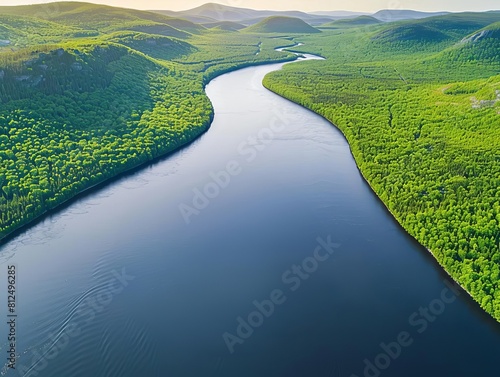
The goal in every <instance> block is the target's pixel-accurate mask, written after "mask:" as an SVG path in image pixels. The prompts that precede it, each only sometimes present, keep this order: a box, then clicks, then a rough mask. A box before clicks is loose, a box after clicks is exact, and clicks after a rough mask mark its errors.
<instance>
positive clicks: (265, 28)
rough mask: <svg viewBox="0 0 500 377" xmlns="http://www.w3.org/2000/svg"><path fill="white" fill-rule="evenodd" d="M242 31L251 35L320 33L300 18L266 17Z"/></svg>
mask: <svg viewBox="0 0 500 377" xmlns="http://www.w3.org/2000/svg"><path fill="white" fill-rule="evenodd" d="M244 30H245V31H248V32H252V33H297V34H299V33H300V34H310V33H321V31H320V30H318V29H316V28H314V27H312V26H311V25H309V24H308V23H307V22H305V21H303V20H301V19H300V18H294V17H283V16H272V17H268V18H266V19H265V20H263V21H261V22H259V23H258V24H255V25H253V26H250V27H248V28H246V29H244Z"/></svg>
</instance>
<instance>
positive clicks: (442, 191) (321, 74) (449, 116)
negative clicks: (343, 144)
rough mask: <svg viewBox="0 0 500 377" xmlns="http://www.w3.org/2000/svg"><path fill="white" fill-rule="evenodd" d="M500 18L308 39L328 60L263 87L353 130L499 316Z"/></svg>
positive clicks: (416, 231)
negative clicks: (499, 22) (484, 31)
mask: <svg viewBox="0 0 500 377" xmlns="http://www.w3.org/2000/svg"><path fill="white" fill-rule="evenodd" d="M499 17H500V15H498V14H496V15H489V16H488V18H485V17H484V16H480V17H478V19H477V20H474V18H473V17H469V18H467V19H468V22H465V23H461V22H456V20H455V18H456V16H454V15H453V16H445V17H434V18H429V19H428V20H421V21H414V22H406V23H402V24H396V25H394V26H391V27H388V26H370V27H365V28H358V29H352V27H351V28H349V29H347V28H346V29H344V30H343V31H342V33H339V32H337V33H330V34H329V35H320V36H317V35H315V36H304V37H303V38H301V41H302V42H304V46H301V47H300V51H303V52H310V53H318V54H321V55H322V56H325V57H326V58H327V60H325V61H315V62H310V63H307V64H302V65H290V66H286V67H285V68H284V70H282V71H279V72H273V73H271V74H270V75H269V76H267V77H266V79H265V81H264V84H265V86H266V87H267V88H269V89H271V90H273V91H274V92H276V93H278V94H280V95H282V96H284V97H286V98H288V99H290V100H292V101H294V102H297V103H299V104H301V105H303V106H305V107H308V108H310V109H311V110H313V111H315V112H317V113H318V114H321V115H322V116H324V117H325V118H327V119H328V120H330V121H331V122H332V123H334V124H335V125H336V126H337V127H338V128H339V129H340V130H341V131H342V132H343V134H344V135H345V137H346V138H347V140H348V142H349V144H350V146H351V150H352V153H353V155H354V157H355V159H356V162H357V165H358V167H359V169H360V171H361V172H362V174H363V176H364V177H365V179H366V180H367V182H368V183H369V184H370V186H371V187H372V189H373V190H374V191H375V193H376V194H377V195H378V196H379V198H380V199H381V200H382V201H383V202H384V204H385V205H386V206H387V208H388V209H389V210H390V212H391V213H392V214H393V215H394V217H395V218H396V219H397V220H398V222H399V223H400V224H401V225H402V226H403V227H404V228H405V229H406V230H407V231H408V233H409V234H411V235H412V236H413V237H414V238H415V239H417V240H418V241H419V242H420V243H421V244H422V245H424V246H425V247H426V248H428V249H429V250H430V251H431V252H432V253H433V255H434V256H435V257H436V259H437V260H438V261H439V263H440V264H441V265H442V266H443V267H444V268H445V269H446V271H447V272H448V273H449V274H450V275H451V276H452V277H453V278H454V279H455V280H457V281H458V282H459V283H460V284H461V285H462V286H463V287H464V288H465V289H466V290H467V291H468V292H469V293H470V294H471V295H472V297H473V298H474V299H475V300H476V301H477V302H478V303H479V304H480V305H481V306H482V308H484V310H486V311H487V312H488V313H490V314H491V315H492V316H494V317H495V318H496V319H497V320H500V55H498V51H499V49H500V39H499V38H498V34H495V33H496V30H497V27H498V24H493V25H492V26H486V25H488V24H489V23H492V22H495V21H496V20H498V18H499ZM471 23H474V25H473V26H472V29H471V26H470V24H471ZM432 24H434V25H439V29H437V28H435V27H429V26H426V25H432ZM405 25H406V27H405ZM460 27H461V28H463V30H460V29H459V28H460ZM474 27H476V28H478V29H479V31H476V32H474V31H473V28H474ZM482 30H487V31H490V30H492V32H490V33H481V31H482ZM402 33H404V35H402ZM485 35H486V37H485ZM488 36H489V37H488ZM353 47H354V48H353Z"/></svg>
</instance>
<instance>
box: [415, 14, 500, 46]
mask: <svg viewBox="0 0 500 377" xmlns="http://www.w3.org/2000/svg"><path fill="white" fill-rule="evenodd" d="M499 21H500V13H496V12H485V13H475V12H464V13H452V14H447V15H444V16H437V17H430V18H425V19H421V20H416V21H412V22H413V23H415V24H418V25H423V26H426V27H430V28H435V29H438V30H440V31H442V32H444V33H447V34H449V35H450V36H451V37H453V38H455V39H457V40H461V39H462V38H464V37H466V36H467V35H469V34H471V33H473V32H475V31H477V30H479V29H482V28H484V27H486V26H488V25H491V24H492V23H495V22H499Z"/></svg>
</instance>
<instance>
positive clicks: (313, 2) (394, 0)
mask: <svg viewBox="0 0 500 377" xmlns="http://www.w3.org/2000/svg"><path fill="white" fill-rule="evenodd" d="M47 2H48V1H47V0H0V5H21V4H40V3H47ZM91 2H94V3H100V4H108V5H114V6H122V7H127V8H137V9H170V10H183V9H189V8H194V7H196V6H199V5H202V4H204V3H207V2H216V3H220V4H225V5H230V6H235V7H242V8H254V9H280V10H289V9H294V10H304V11H315V10H316V11H318V10H353V11H370V12H371V11H377V10H380V9H387V8H390V9H416V10H425V11H437V10H449V11H464V10H491V9H500V1H499V0H476V1H472V0H350V1H346V0H214V1H212V0H95V1H91Z"/></svg>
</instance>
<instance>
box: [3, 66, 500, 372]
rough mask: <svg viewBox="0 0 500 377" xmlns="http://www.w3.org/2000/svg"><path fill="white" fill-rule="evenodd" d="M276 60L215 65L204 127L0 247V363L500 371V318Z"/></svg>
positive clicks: (32, 367)
mask: <svg viewBox="0 0 500 377" xmlns="http://www.w3.org/2000/svg"><path fill="white" fill-rule="evenodd" d="M308 58H312V57H311V56H309V57H308ZM293 64H304V63H293ZM282 66H283V64H271V65H265V66H258V67H250V68H246V69H242V70H239V71H235V72H232V73H229V74H226V75H223V76H221V77H218V78H217V79H215V80H213V81H212V82H211V83H210V84H209V85H208V86H207V93H208V95H209V97H210V99H211V100H212V102H213V104H214V108H215V120H214V122H213V124H212V127H211V129H210V130H209V131H208V132H207V133H206V134H205V135H203V136H202V137H201V138H199V139H198V140H197V141H196V142H194V143H193V144H191V145H190V146H188V147H187V148H185V149H183V150H182V151H179V152H178V153H176V154H174V155H172V156H170V157H168V158H166V159H163V160H162V161H160V162H157V163H154V164H151V165H150V166H148V167H146V168H144V169H143V170H141V171H139V172H136V173H133V174H130V175H128V176H126V177H124V178H122V179H119V180H117V181H115V182H113V183H111V184H109V185H108V186H106V187H105V188H102V189H100V190H98V191H94V192H93V193H90V194H88V195H86V196H84V197H82V198H80V199H78V200H77V201H75V202H74V203H73V204H71V205H70V206H69V207H67V208H65V209H62V210H60V211H59V212H57V213H56V214H53V215H51V216H50V217H47V218H46V219H44V220H43V221H42V222H40V223H38V224H37V225H35V226H34V227H32V228H30V229H29V230H27V231H25V232H24V233H22V234H21V235H19V236H17V237H16V238H14V239H13V240H11V241H9V242H8V243H6V244H5V245H3V246H2V247H1V249H0V258H1V259H0V263H1V266H0V268H1V271H2V272H1V276H6V273H7V266H9V265H15V266H16V270H17V281H16V283H17V294H16V302H17V308H16V309H17V313H18V317H17V318H16V326H17V327H16V336H17V344H16V347H17V353H18V354H19V357H18V358H17V360H16V367H17V369H16V371H13V370H8V371H7V369H5V368H4V370H3V371H2V374H3V375H7V376H23V375H24V376H40V377H80V376H81V377H132V376H133V377H138V376H140V377H142V376H144V377H167V376H172V377H201V376H224V377H281V376H283V377H284V376H286V377H295V376H297V377H322V376H325V377H327V376H330V377H332V376H333V377H335V376H347V377H352V376H353V375H354V376H358V377H360V376H363V375H365V376H372V377H377V376H378V375H381V376H389V377H401V376H405V377H422V376H426V377H441V376H453V377H470V376H475V377H481V376H484V377H486V376H488V377H489V376H492V375H495V374H497V373H498V363H497V360H498V355H499V354H500V331H499V326H498V324H497V323H496V322H495V321H493V320H492V319H491V318H490V317H489V316H488V315H486V314H485V313H483V312H482V311H481V310H480V309H479V307H478V305H477V304H475V303H474V302H473V301H472V300H471V299H470V298H469V297H467V296H466V294H465V293H463V292H461V291H457V290H455V288H453V287H451V288H450V286H451V283H450V282H449V281H448V280H449V279H447V275H446V274H445V273H444V272H443V271H442V269H441V268H440V267H439V266H438V265H437V263H436V262H435V261H434V259H433V258H432V257H431V256H430V255H429V254H428V252H427V251H426V250H425V249H424V248H423V247H421V246H420V245H419V244H417V243H416V242H415V241H414V240H412V239H411V238H410V237H409V236H407V234H406V233H405V232H404V231H403V230H402V229H401V228H400V227H399V225H398V224H397V223H396V222H395V220H394V219H393V218H392V217H391V215H390V214H389V213H388V212H387V211H386V209H385V208H384V206H383V205H382V204H381V202H380V201H379V200H378V199H377V198H376V197H375V195H374V194H373V193H372V191H371V190H370V188H369V187H368V185H367V184H366V183H365V182H364V181H363V179H362V177H361V175H360V173H359V172H358V170H357V168H356V165H355V163H354V160H353V158H352V156H351V153H350V150H349V146H348V144H347V142H346V141H345V139H344V137H343V136H342V134H341V133H340V132H339V131H338V130H337V129H336V128H335V127H334V126H332V125H331V124H330V123H328V122H327V121H326V120H324V119H323V118H321V117H319V116H317V115H315V114H314V113H312V112H310V111H308V110H305V109H303V108H301V107H300V106H298V105H295V104H293V103H291V102H289V101H287V100H285V99H282V98H280V97H278V96H276V95H274V94H272V93H271V92H269V91H267V90H266V89H265V88H264V87H263V86H262V79H263V77H264V76H265V75H266V74H267V73H269V72H272V71H275V70H277V69H280V68H281V67H282ZM1 286H2V289H1V290H0V302H1V303H2V304H1V305H4V306H6V300H7V298H6V288H5V282H4V284H2V285H1ZM452 288H453V289H452ZM2 313H5V312H4V310H3V309H2ZM4 320H5V322H6V321H7V318H2V322H4ZM0 331H1V334H0V336H1V338H0V344H1V345H2V355H4V356H2V357H5V354H6V353H7V352H6V348H8V347H7V344H6V343H7V333H6V332H7V325H3V326H1V329H0ZM7 351H8V349H7Z"/></svg>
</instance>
